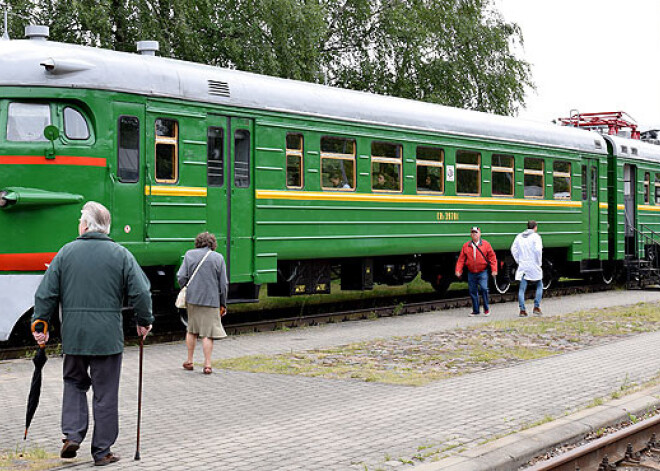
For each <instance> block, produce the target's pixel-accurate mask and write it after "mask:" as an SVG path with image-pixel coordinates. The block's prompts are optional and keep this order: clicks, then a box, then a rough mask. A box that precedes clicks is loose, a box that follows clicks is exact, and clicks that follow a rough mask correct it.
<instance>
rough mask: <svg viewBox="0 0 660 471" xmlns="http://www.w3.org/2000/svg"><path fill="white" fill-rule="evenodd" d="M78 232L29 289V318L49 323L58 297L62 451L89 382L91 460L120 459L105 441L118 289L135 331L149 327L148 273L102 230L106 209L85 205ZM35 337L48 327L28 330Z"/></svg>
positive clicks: (83, 426)
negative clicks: (31, 292)
mask: <svg viewBox="0 0 660 471" xmlns="http://www.w3.org/2000/svg"><path fill="white" fill-rule="evenodd" d="M81 213H82V216H81V217H80V224H79V226H78V233H79V234H80V237H78V238H77V239H76V240H75V241H73V242H70V243H68V244H66V245H65V246H64V247H62V249H61V250H60V251H59V252H58V253H57V255H56V256H55V258H54V259H53V262H52V263H51V264H50V266H49V267H48V270H47V271H46V274H45V275H44V278H43V280H42V281H41V284H40V285H39V288H38V289H37V292H36V294H35V300H34V315H33V316H32V322H33V323H34V322H36V321H39V320H44V321H46V322H49V323H50V319H51V317H52V316H53V315H57V313H58V311H59V306H60V304H61V305H62V329H61V330H62V332H61V334H62V352H63V353H64V366H63V376H64V397H63V400H62V433H63V434H64V436H65V438H64V440H63V442H64V445H63V446H62V451H61V452H60V456H61V457H62V458H73V457H75V456H76V454H77V451H78V448H79V447H80V443H81V442H82V441H83V439H84V438H85V435H86V433H87V426H88V415H89V411H88V407H87V390H88V389H89V387H90V386H92V388H93V389H94V399H93V401H94V403H93V410H94V435H93V437H92V456H93V458H94V464H95V465H96V466H104V465H107V464H110V463H114V462H117V461H119V456H118V455H116V454H115V453H112V451H111V449H110V448H111V447H112V445H114V443H115V441H116V440H117V435H118V433H119V407H118V406H119V403H118V393H119V376H120V372H121V360H122V352H123V350H124V334H123V330H122V314H121V308H122V303H123V299H124V297H126V299H128V302H129V303H130V305H132V306H133V308H134V309H135V312H136V313H137V324H138V325H137V332H138V335H140V336H142V337H143V338H144V337H146V335H147V334H148V333H149V331H150V330H151V323H152V322H153V316H152V314H151V293H150V285H149V280H148V279H147V277H146V276H145V274H144V272H143V271H142V269H141V268H140V266H139V265H138V263H137V261H136V260H135V258H134V257H133V255H131V253H130V252H129V251H128V250H126V249H125V248H124V247H122V246H121V245H119V244H116V243H115V242H113V241H112V239H110V237H108V234H109V232H110V212H109V211H108V210H107V209H106V208H105V207H104V206H103V205H101V204H99V203H96V202H93V201H90V202H88V203H87V204H85V205H84V206H83V209H82V211H81ZM34 337H35V340H36V341H37V343H39V344H44V343H46V342H47V341H48V332H44V333H39V332H35V333H34Z"/></svg>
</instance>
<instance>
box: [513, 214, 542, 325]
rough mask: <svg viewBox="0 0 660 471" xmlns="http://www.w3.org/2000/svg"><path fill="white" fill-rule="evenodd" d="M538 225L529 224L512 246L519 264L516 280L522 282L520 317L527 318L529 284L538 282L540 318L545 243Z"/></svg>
mask: <svg viewBox="0 0 660 471" xmlns="http://www.w3.org/2000/svg"><path fill="white" fill-rule="evenodd" d="M537 231H538V225H537V224H536V221H529V222H528V223H527V230H525V231H523V232H521V233H520V234H518V235H517V236H516V239H515V240H514V241H513V245H512V246H511V255H513V258H514V259H515V260H516V263H517V264H518V270H517V271H516V280H518V281H520V288H519V289H518V304H519V305H520V317H527V309H525V290H526V289H527V282H528V281H533V282H536V295H535V296H534V315H537V316H540V315H542V314H543V313H542V312H541V297H542V296H543V269H542V268H541V266H542V265H543V241H542V240H541V236H540V235H538V234H537Z"/></svg>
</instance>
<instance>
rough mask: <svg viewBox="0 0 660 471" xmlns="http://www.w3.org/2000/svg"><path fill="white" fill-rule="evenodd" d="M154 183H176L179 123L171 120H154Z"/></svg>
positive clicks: (177, 175)
mask: <svg viewBox="0 0 660 471" xmlns="http://www.w3.org/2000/svg"><path fill="white" fill-rule="evenodd" d="M155 126H156V181H157V182H161V183H176V181H177V179H178V177H179V174H178V170H179V168H178V167H179V166H178V163H179V162H178V161H179V159H178V154H179V123H177V122H176V121H174V120H172V119H165V118H159V119H157V120H156V124H155Z"/></svg>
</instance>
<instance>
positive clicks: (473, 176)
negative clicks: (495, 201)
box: [456, 150, 481, 196]
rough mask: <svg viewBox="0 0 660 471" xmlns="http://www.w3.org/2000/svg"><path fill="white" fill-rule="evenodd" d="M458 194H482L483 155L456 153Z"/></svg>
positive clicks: (468, 152) (464, 151) (460, 151)
mask: <svg viewBox="0 0 660 471" xmlns="http://www.w3.org/2000/svg"><path fill="white" fill-rule="evenodd" d="M456 194H463V195H476V196H478V195H480V194H481V154H480V153H479V152H472V151H467V150H459V151H456Z"/></svg>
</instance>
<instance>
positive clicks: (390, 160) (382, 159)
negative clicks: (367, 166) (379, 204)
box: [371, 142, 402, 191]
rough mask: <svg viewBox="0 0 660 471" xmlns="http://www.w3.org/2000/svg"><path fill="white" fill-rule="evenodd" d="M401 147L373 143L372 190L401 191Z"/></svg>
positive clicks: (387, 143) (384, 143)
mask: <svg viewBox="0 0 660 471" xmlns="http://www.w3.org/2000/svg"><path fill="white" fill-rule="evenodd" d="M401 155H402V152H401V145H399V144H391V143H389V142H372V143H371V188H372V189H373V190H381V191H382V190H384V191H401Z"/></svg>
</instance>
